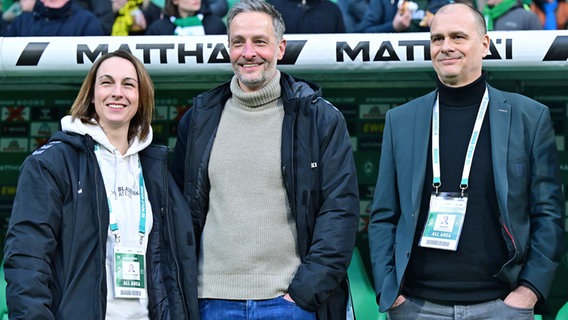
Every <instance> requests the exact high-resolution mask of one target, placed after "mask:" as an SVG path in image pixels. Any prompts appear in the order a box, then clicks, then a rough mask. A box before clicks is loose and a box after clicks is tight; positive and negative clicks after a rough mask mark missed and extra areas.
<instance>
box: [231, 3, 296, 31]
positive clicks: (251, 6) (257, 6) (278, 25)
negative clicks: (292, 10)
mask: <svg viewBox="0 0 568 320" xmlns="http://www.w3.org/2000/svg"><path fill="white" fill-rule="evenodd" d="M243 12H262V13H266V14H268V15H269V16H270V17H271V18H272V27H273V28H274V34H275V35H276V38H277V39H278V41H280V40H282V39H283V38H284V32H286V26H285V24H284V19H283V18H282V15H281V14H280V12H278V10H276V8H274V6H273V5H272V4H270V3H268V2H267V1H265V0H242V1H239V2H237V3H235V4H234V5H233V7H231V10H229V13H227V34H228V35H229V36H230V35H231V22H232V21H233V19H234V18H235V16H236V15H238V14H239V13H243Z"/></svg>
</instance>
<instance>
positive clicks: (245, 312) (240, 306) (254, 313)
mask: <svg viewBox="0 0 568 320" xmlns="http://www.w3.org/2000/svg"><path fill="white" fill-rule="evenodd" d="M199 315H200V318H201V320H282V319H285V320H315V319H316V314H315V312H310V311H306V310H304V309H302V308H300V307H299V306H298V305H297V304H295V303H293V302H290V301H288V300H286V299H284V298H283V297H277V298H274V299H267V300H218V299H199Z"/></svg>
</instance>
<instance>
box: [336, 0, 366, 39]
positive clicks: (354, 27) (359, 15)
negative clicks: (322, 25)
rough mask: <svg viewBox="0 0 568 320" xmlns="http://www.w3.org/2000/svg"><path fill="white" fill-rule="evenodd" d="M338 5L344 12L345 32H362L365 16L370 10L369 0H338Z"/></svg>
mask: <svg viewBox="0 0 568 320" xmlns="http://www.w3.org/2000/svg"><path fill="white" fill-rule="evenodd" d="M337 5H338V6H339V9H341V13H342V14H343V24H344V25H345V32H348V33H355V32H360V31H361V28H360V24H361V21H362V20H363V16H364V15H365V13H366V12H367V10H369V0H337Z"/></svg>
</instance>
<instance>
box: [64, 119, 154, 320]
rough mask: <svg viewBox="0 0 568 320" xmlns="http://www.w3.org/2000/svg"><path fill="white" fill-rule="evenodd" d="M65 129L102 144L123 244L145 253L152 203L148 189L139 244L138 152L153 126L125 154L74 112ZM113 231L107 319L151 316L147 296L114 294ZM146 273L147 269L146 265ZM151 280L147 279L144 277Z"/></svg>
mask: <svg viewBox="0 0 568 320" xmlns="http://www.w3.org/2000/svg"><path fill="white" fill-rule="evenodd" d="M61 128H62V129H63V131H68V132H73V133H77V134H81V135H87V134H88V135H90V136H91V137H93V139H94V140H95V142H96V143H97V144H98V145H99V148H98V149H99V151H98V152H95V154H96V156H97V160H98V162H99V167H100V169H101V172H102V176H103V180H104V184H105V189H106V192H107V197H108V199H109V201H110V204H111V206H112V212H113V214H114V215H115V216H116V222H117V224H118V228H119V232H120V238H121V240H120V245H121V246H127V247H134V248H140V249H142V251H143V252H144V253H145V252H146V248H147V246H148V235H149V234H150V231H151V230H152V207H151V206H150V202H149V200H148V196H147V191H146V190H144V192H145V193H146V236H145V237H144V239H143V241H142V244H140V236H139V235H138V225H139V221H140V197H139V195H140V180H139V177H140V174H141V167H140V166H139V157H138V152H139V151H141V150H143V149H144V148H146V147H147V146H148V145H150V143H151V142H152V128H151V127H150V133H149V134H148V137H147V138H146V139H145V140H143V141H140V139H139V138H138V136H136V137H135V138H134V139H133V140H132V141H131V143H130V147H129V148H128V150H127V151H126V153H125V154H124V155H121V154H120V151H119V150H118V149H117V148H116V147H115V146H113V145H112V144H111V143H110V142H109V140H108V138H107V136H106V134H105V133H104V131H103V129H102V128H101V127H100V126H99V125H96V124H85V123H82V122H81V120H79V119H75V120H72V118H71V116H65V117H64V118H63V119H61ZM114 245H115V240H114V235H113V234H112V233H111V231H110V228H109V229H108V238H107V243H106V279H107V309H106V319H109V320H112V319H145V320H147V319H149V317H148V299H124V298H114V290H113V288H114V285H113V279H114V276H113V274H112V270H114V262H113V252H114ZM145 269H146V272H145V274H147V273H148V270H147V268H145ZM144 282H145V283H146V284H147V283H148V282H147V281H146V280H145V281H144Z"/></svg>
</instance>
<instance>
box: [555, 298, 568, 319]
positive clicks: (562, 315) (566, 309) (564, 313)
mask: <svg viewBox="0 0 568 320" xmlns="http://www.w3.org/2000/svg"><path fill="white" fill-rule="evenodd" d="M556 320H568V302H566V303H565V304H564V305H563V306H562V308H560V310H558V313H556Z"/></svg>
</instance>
